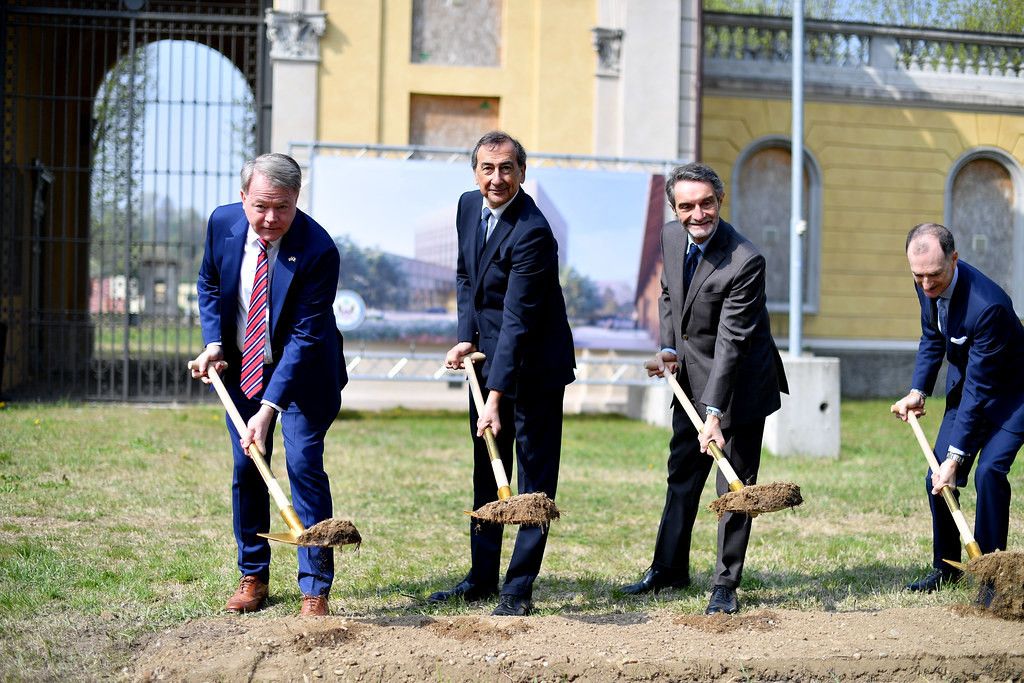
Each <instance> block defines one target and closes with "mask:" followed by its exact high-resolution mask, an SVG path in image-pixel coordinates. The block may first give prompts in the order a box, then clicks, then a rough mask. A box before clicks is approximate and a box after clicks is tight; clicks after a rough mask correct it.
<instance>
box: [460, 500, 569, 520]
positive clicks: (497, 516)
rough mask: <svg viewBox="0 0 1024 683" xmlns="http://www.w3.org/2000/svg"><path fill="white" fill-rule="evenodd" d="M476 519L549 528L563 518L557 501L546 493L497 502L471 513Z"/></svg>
mask: <svg viewBox="0 0 1024 683" xmlns="http://www.w3.org/2000/svg"><path fill="white" fill-rule="evenodd" d="M470 514H471V515H472V516H473V517H474V518H476V519H482V520H484V521H487V522H497V523H498V524H522V525H523V526H547V525H548V524H550V523H551V522H552V520H556V519H558V518H559V517H561V513H559V512H558V506H557V505H555V501H553V500H551V499H550V498H548V496H547V494H546V493H520V494H519V495H518V496H512V497H511V498H508V499H506V500H495V501H493V502H490V503H487V505H482V506H480V509H479V510H476V511H474V512H472V513H470Z"/></svg>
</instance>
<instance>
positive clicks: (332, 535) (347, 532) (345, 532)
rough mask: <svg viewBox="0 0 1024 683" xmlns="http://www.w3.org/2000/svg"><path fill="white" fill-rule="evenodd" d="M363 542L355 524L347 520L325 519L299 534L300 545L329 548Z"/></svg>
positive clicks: (356, 544)
mask: <svg viewBox="0 0 1024 683" xmlns="http://www.w3.org/2000/svg"><path fill="white" fill-rule="evenodd" d="M362 542H363V537H362V536H360V535H359V530H358V529H356V526H355V524H353V523H352V522H350V521H348V520H347V519H334V518H331V519H325V520H323V521H322V522H317V523H316V524H314V525H313V526H311V527H309V528H308V529H306V530H305V531H303V532H302V533H301V534H299V538H298V544H299V545H312V546H320V547H329V546H337V545H355V546H356V547H357V548H358V547H359V544H360V543H362Z"/></svg>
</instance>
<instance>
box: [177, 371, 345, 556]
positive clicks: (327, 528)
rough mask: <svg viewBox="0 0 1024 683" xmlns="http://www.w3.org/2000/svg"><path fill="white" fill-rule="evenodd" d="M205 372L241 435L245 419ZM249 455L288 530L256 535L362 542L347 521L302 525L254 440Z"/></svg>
mask: <svg viewBox="0 0 1024 683" xmlns="http://www.w3.org/2000/svg"><path fill="white" fill-rule="evenodd" d="M191 367H192V363H191V362H189V368H190V369H191ZM206 375H207V376H208V377H209V378H210V383H211V384H213V388H214V389H215V390H216V391H217V396H219V397H220V401H221V403H223V404H224V409H225V410H226V411H227V413H228V417H230V418H231V422H232V423H233V424H234V425H235V429H236V430H238V433H239V434H245V433H246V432H247V431H248V430H249V428H248V427H247V426H246V424H245V420H243V419H242V416H241V414H239V412H238V408H237V407H235V402H234V401H232V400H231V395H230V394H229V393H228V390H227V387H225V386H224V380H222V379H221V378H220V374H219V373H218V372H217V370H216V368H214V366H213V364H212V363H211V364H210V366H209V367H208V368H207V370H206ZM247 452H248V453H249V457H250V458H252V461H253V462H254V463H255V464H256V469H258V470H259V472H260V476H261V477H263V481H264V483H265V484H266V485H267V490H269V491H270V496H271V497H272V498H273V499H274V503H276V504H277V508H278V510H280V512H281V518H282V519H283V520H284V523H285V524H286V525H288V531H287V532H286V533H281V534H272V533H265V534H258V535H259V536H262V537H263V538H267V539H270V540H271V541H280V542H281V543H289V544H291V545H301V546H316V547H322V548H327V547H331V546H341V545H348V544H352V543H354V544H355V545H357V546H358V545H359V544H360V543H361V542H362V537H361V536H360V535H359V531H358V530H357V529H356V527H355V525H354V524H352V522H349V521H348V520H341V519H325V520H323V521H322V522H317V523H316V524H314V525H313V526H311V527H310V528H308V529H307V528H306V527H305V526H303V524H302V521H301V520H300V519H299V515H298V514H297V513H296V512H295V508H294V507H292V504H291V503H290V502H288V498H287V497H285V495H284V491H282V490H281V486H280V485H279V484H278V483H277V479H275V478H274V473H273V472H272V471H271V469H270V465H268V464H267V461H266V459H265V458H264V457H263V453H262V452H261V451H260V449H259V446H257V445H256V444H255V443H252V444H250V445H249V448H248V450H247Z"/></svg>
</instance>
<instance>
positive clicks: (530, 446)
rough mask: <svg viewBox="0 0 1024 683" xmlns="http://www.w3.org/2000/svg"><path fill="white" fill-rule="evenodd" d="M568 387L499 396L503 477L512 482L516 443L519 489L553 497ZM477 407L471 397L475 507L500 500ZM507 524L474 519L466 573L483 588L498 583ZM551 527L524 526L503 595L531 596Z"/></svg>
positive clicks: (531, 388) (499, 447)
mask: <svg viewBox="0 0 1024 683" xmlns="http://www.w3.org/2000/svg"><path fill="white" fill-rule="evenodd" d="M564 395H565V387H563V386H555V387H543V388H541V387H530V388H523V387H519V390H518V392H517V395H516V397H515V398H505V397H503V398H502V400H501V404H500V407H499V418H500V419H501V425H502V426H501V430H500V431H499V432H498V436H497V439H496V440H497V442H498V452H499V453H500V455H501V461H502V464H503V465H504V467H505V475H506V476H507V477H508V478H509V481H510V482H511V481H512V447H513V443H514V444H515V454H516V464H517V466H518V467H517V470H518V484H517V491H516V492H517V493H519V494H522V493H537V492H541V491H542V492H544V493H546V494H547V496H548V498H551V499H552V500H554V499H555V490H556V488H557V486H558V464H559V460H560V458H561V450H562V398H563V397H564ZM476 421H477V411H476V406H474V405H473V402H472V401H470V409H469V425H470V432H471V434H472V435H473V509H474V510H476V509H479V508H480V506H482V505H486V504H487V503H490V502H491V501H494V500H497V499H498V490H497V485H496V484H495V481H494V470H493V469H492V468H491V464H490V457H489V455H488V454H487V445H486V443H485V442H484V440H483V439H482V438H479V437H477V436H476ZM502 530H503V526H502V525H500V524H493V523H489V522H480V521H478V520H471V521H470V555H471V558H472V566H471V568H470V571H469V576H468V577H467V578H468V580H469V581H470V582H471V583H474V584H477V585H480V586H497V585H498V571H499V564H500V562H501V541H502ZM548 530H549V529H548V527H536V526H521V527H520V528H519V532H518V533H517V534H516V542H515V548H514V549H513V551H512V559H511V560H510V561H509V565H508V570H507V571H506V572H505V584H504V586H503V587H502V589H501V592H502V594H505V595H514V596H517V597H521V598H527V599H529V598H530V597H531V596H532V594H533V582H534V581H535V580H536V579H537V574H538V573H540V565H541V560H542V559H543V558H544V548H545V546H546V545H547V540H548Z"/></svg>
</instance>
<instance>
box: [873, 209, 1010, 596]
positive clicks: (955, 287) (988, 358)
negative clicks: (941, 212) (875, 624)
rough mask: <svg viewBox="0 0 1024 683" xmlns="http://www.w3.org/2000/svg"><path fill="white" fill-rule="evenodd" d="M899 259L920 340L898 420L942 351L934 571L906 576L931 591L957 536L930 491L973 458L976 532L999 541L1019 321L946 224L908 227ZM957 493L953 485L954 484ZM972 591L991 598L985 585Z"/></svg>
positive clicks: (921, 394) (962, 475) (932, 375)
mask: <svg viewBox="0 0 1024 683" xmlns="http://www.w3.org/2000/svg"><path fill="white" fill-rule="evenodd" d="M907 259H908V260H909V261H910V271H911V273H912V274H913V276H914V280H915V283H916V284H915V287H916V289H917V298H918V300H919V301H920V302H921V341H920V343H919V345H918V349H917V361H916V364H915V367H914V378H913V382H912V383H911V387H912V388H911V390H910V392H909V393H908V394H907V395H906V396H904V397H903V398H901V399H900V400H899V401H897V402H896V403H894V404H893V406H892V408H891V410H892V412H893V413H895V414H896V415H897V416H898V417H900V418H901V419H903V420H906V419H907V413H908V412H910V411H913V412H914V413H915V414H917V415H923V414H924V405H925V399H926V398H927V396H928V395H929V394H930V393H931V392H932V390H933V389H934V388H935V380H936V376H937V375H938V372H939V368H940V366H941V365H942V358H943V356H945V357H946V360H947V361H948V367H947V370H946V412H945V414H944V415H943V417H942V425H941V426H940V427H939V434H938V437H936V440H935V457H936V459H937V460H938V461H939V463H940V464H939V471H938V472H930V471H929V473H928V476H927V477H926V479H925V487H926V489H928V490H929V491H930V493H931V495H930V496H928V501H929V504H930V505H931V512H932V539H933V544H934V545H933V553H934V554H933V557H932V571H931V572H930V573H929V574H928V575H927V576H926V577H925V578H923V579H921V580H919V581H915V582H913V583H910V584H908V585H907V588H908V589H909V590H912V591H923V592H931V591H934V590H936V589H937V588H940V587H941V586H942V585H943V584H946V583H949V582H952V581H955V580H957V579H959V578H960V575H961V572H960V571H959V570H958V569H955V568H953V567H952V566H950V565H949V564H947V563H946V562H943V560H947V559H948V560H954V561H959V559H960V539H959V534H958V532H957V528H956V525H955V523H954V521H953V518H952V515H950V513H949V509H948V507H947V506H945V505H944V504H943V503H942V502H941V501H940V500H939V498H938V496H937V495H936V494H938V493H939V491H940V489H942V488H943V487H944V486H950V487H953V488H954V491H955V487H958V486H965V485H966V484H967V475H968V474H969V473H970V470H971V467H972V466H974V467H975V472H974V486H975V489H976V490H977V494H978V504H977V510H976V513H975V521H974V526H975V530H974V533H975V538H976V540H977V541H978V545H979V546H980V547H981V551H982V552H983V553H990V552H992V551H994V550H1005V549H1006V536H1007V529H1008V527H1009V521H1010V483H1009V481H1008V479H1007V474H1008V473H1009V471H1010V466H1011V465H1012V464H1013V461H1014V458H1016V456H1017V451H1018V450H1020V447H1021V445H1022V444H1024V363H1022V362H1021V359H1022V358H1024V327H1022V326H1021V323H1020V319H1019V318H1018V317H1017V314H1016V313H1015V312H1014V309H1013V302H1012V301H1010V297H1009V296H1007V294H1006V292H1004V291H1003V290H1002V289H1001V288H1000V287H999V285H997V284H996V283H994V282H993V281H992V280H990V279H989V278H988V277H986V276H985V275H984V274H983V273H982V272H981V271H979V270H978V269H977V268H974V267H973V266H971V265H970V264H968V263H967V262H965V261H961V260H960V259H959V258H958V255H957V252H956V248H955V245H954V243H953V235H952V233H951V232H950V231H949V230H948V229H947V228H945V227H943V226H941V225H938V224H936V223H922V224H920V225H918V226H916V227H914V228H913V229H912V230H911V231H910V233H909V234H908V235H907ZM956 495H959V492H958V491H956ZM979 599H981V600H983V601H986V602H987V601H989V600H991V591H989V592H988V593H987V595H986V594H985V592H984V591H983V593H982V595H980V596H979Z"/></svg>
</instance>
